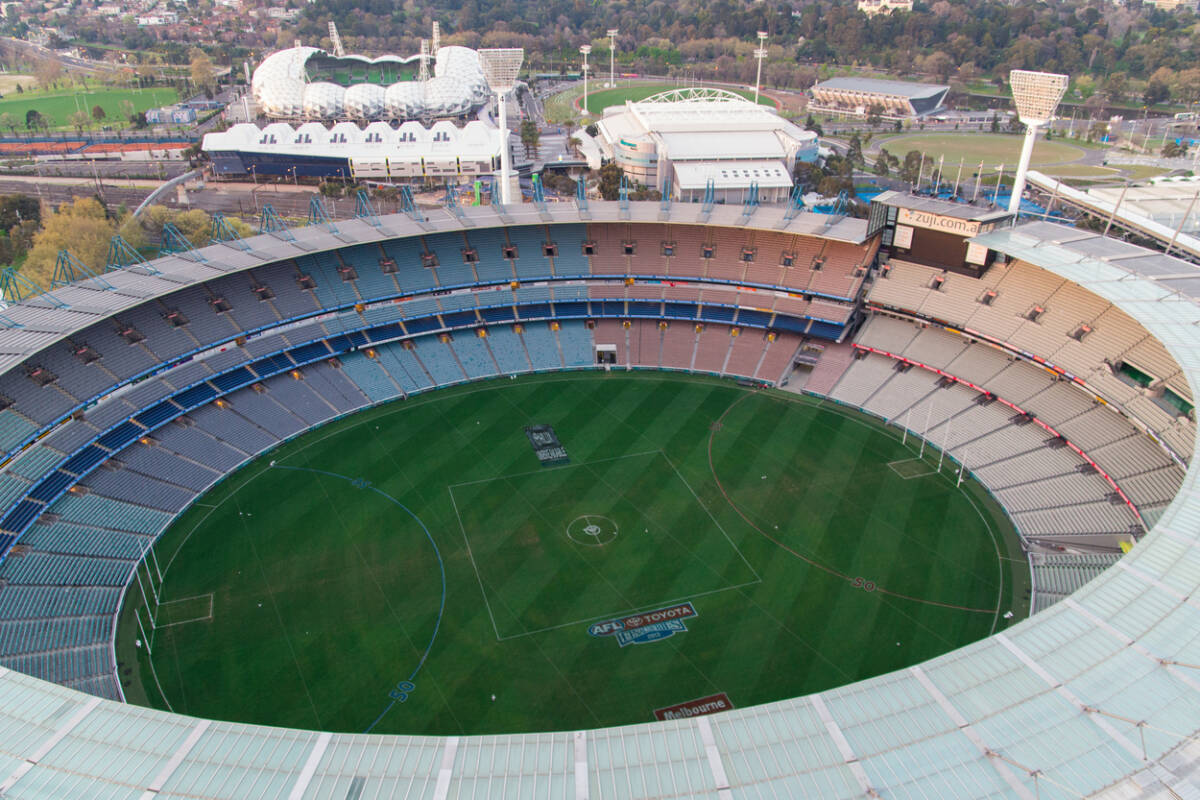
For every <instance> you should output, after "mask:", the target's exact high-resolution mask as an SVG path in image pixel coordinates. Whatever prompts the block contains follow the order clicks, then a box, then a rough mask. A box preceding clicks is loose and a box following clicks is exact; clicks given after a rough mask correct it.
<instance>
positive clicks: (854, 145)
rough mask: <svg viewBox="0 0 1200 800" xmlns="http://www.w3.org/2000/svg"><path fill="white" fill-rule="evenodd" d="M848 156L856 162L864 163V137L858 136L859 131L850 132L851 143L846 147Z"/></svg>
mask: <svg viewBox="0 0 1200 800" xmlns="http://www.w3.org/2000/svg"><path fill="white" fill-rule="evenodd" d="M846 158H847V159H849V160H850V162H851V163H854V164H862V163H864V159H863V149H862V139H860V138H859V136H858V131H855V132H854V133H852V134H850V145H849V147H847V148H846Z"/></svg>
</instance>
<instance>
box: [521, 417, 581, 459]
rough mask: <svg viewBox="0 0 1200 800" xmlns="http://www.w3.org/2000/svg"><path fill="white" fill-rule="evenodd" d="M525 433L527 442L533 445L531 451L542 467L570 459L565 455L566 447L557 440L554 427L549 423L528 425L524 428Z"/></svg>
mask: <svg viewBox="0 0 1200 800" xmlns="http://www.w3.org/2000/svg"><path fill="white" fill-rule="evenodd" d="M525 435H526V436H528V437H529V444H531V445H533V452H534V453H536V454H537V457H538V461H540V462H542V466H543V467H553V466H557V465H559V464H566V463H568V462H569V461H570V460H571V459H570V458H568V457H567V448H565V447H563V446H562V443H561V442H559V441H558V437H557V436H555V435H554V428H552V427H550V426H549V425H530V426H529V427H528V428H526V429H525Z"/></svg>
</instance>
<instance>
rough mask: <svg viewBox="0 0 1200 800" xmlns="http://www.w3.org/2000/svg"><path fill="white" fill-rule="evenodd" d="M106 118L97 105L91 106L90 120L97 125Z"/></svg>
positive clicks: (102, 110)
mask: <svg viewBox="0 0 1200 800" xmlns="http://www.w3.org/2000/svg"><path fill="white" fill-rule="evenodd" d="M107 116H108V114H106V113H105V111H104V109H103V108H101V107H100V106H99V105H94V106H92V119H94V120H96V122H97V123H100V122H103V121H104V118H105V117H107Z"/></svg>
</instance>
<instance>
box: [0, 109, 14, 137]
mask: <svg viewBox="0 0 1200 800" xmlns="http://www.w3.org/2000/svg"><path fill="white" fill-rule="evenodd" d="M0 128H8V130H9V132H10V133H16V132H17V119H16V117H14V116H13V115H12V114H10V113H8V112H7V111H5V112H4V113H3V114H0Z"/></svg>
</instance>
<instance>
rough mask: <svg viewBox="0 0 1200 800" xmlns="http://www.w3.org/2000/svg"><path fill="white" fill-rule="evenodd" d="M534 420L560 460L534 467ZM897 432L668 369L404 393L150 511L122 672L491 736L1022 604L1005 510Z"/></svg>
mask: <svg viewBox="0 0 1200 800" xmlns="http://www.w3.org/2000/svg"><path fill="white" fill-rule="evenodd" d="M234 407H235V408H236V400H235V401H234ZM536 423H548V424H550V425H553V426H554V430H555V432H556V433H557V435H558V438H559V439H560V440H561V442H562V444H563V446H564V447H565V448H566V449H567V452H568V454H569V457H570V463H569V464H568V465H563V466H553V467H542V466H539V463H538V461H537V459H536V457H535V454H534V451H533V449H532V448H531V446H530V443H529V440H528V439H527V438H526V436H525V433H524V428H525V426H527V425H530V424H536ZM912 445H913V443H912V442H909V443H908V445H907V446H906V445H904V444H902V443H901V441H900V440H899V438H898V437H897V436H896V435H895V432H894V431H893V430H889V429H886V428H884V427H883V426H882V424H881V423H879V422H877V421H875V420H872V419H870V418H868V417H866V416H864V415H862V414H860V413H858V412H854V411H850V410H848V409H844V408H841V407H838V406H834V405H830V404H827V403H820V402H818V401H816V400H814V399H811V398H801V397H797V396H795V395H788V394H784V393H781V392H774V391H767V392H763V391H759V392H754V391H750V390H747V389H744V388H741V387H738V386H736V385H734V384H732V383H730V382H727V381H719V380H716V379H707V378H698V377H691V376H670V375H663V374H659V373H634V374H631V375H630V374H622V375H616V374H613V375H604V374H602V373H598V374H593V373H588V374H584V375H570V376H568V375H550V376H537V377H527V378H521V379H517V380H507V379H505V380H499V381H490V382H484V383H478V384H472V385H469V386H464V387H458V388H454V389H449V390H442V391H440V392H435V393H432V394H429V395H424V396H421V397H418V398H414V399H411V400H408V401H398V402H394V403H391V404H388V405H385V406H382V407H380V408H377V409H374V410H371V411H366V412H363V413H360V414H358V415H355V416H352V417H349V418H346V419H344V420H341V421H339V422H335V423H333V424H331V425H329V426H327V427H325V428H323V429H321V430H319V431H315V432H313V433H311V434H308V435H306V436H303V437H300V438H298V439H296V440H294V441H292V442H290V443H287V444H285V445H283V446H281V447H280V448H278V449H277V450H275V451H274V452H272V453H270V454H268V455H266V456H264V457H262V458H260V459H258V460H257V461H254V462H253V463H251V464H250V465H249V466H247V467H245V468H244V469H242V470H240V471H239V472H236V473H234V475H232V476H231V477H230V478H229V479H227V480H226V481H225V482H224V483H222V484H220V485H219V486H218V487H216V488H215V489H213V490H212V491H211V492H209V493H208V494H207V495H206V496H204V497H203V498H201V500H200V502H199V503H197V504H196V505H194V506H193V507H192V508H191V509H189V510H188V511H187V512H186V513H185V514H184V515H182V516H181V517H180V519H179V520H178V521H177V522H176V524H175V525H173V526H172V527H171V528H170V529H169V530H168V531H167V532H166V534H164V537H163V538H162V539H161V540H160V542H159V544H158V545H157V547H156V557H157V562H158V564H159V565H160V566H161V569H162V570H163V571H164V573H165V579H164V581H163V582H162V584H161V591H160V600H161V601H162V602H163V603H164V605H162V606H160V607H159V610H158V614H159V616H158V620H159V622H160V627H159V628H158V629H157V630H155V631H154V632H153V634H152V643H153V657H152V658H151V657H149V656H148V655H147V653H146V649H145V647H137V646H135V644H134V640H135V639H139V638H140V637H141V633H140V631H139V628H138V623H137V622H135V621H134V613H135V612H136V613H137V614H139V615H140V616H141V620H142V622H143V623H144V622H145V620H146V610H145V609H144V608H143V607H142V600H141V595H140V593H139V592H138V591H137V590H133V591H131V592H130V593H129V594H128V596H127V602H126V606H125V608H124V609H123V611H122V618H121V624H120V628H119V635H118V661H119V668H120V670H121V674H122V680H123V683H124V684H125V691H126V695H127V697H128V698H129V699H130V701H131V702H139V703H145V704H150V705H154V706H157V707H167V706H168V704H169V707H170V708H171V709H172V710H174V711H176V712H182V713H188V714H195V715H202V716H209V717H217V718H223V719H230V720H238V721H247V722H260V723H270V724H277V725H287V726H298V727H307V728H326V729H332V730H339V731H363V730H368V729H370V730H373V731H374V732H380V733H382V732H389V733H398V732H404V733H425V734H481V733H499V732H515V731H528V730H558V729H571V728H579V727H589V726H599V725H616V724H622V723H630V722H640V721H646V720H650V719H652V718H653V715H652V712H653V710H654V709H656V708H661V707H664V706H668V705H672V704H675V703H679V702H683V701H686V700H689V699H693V698H697V697H703V696H707V695H711V694H714V693H717V692H726V693H727V694H728V695H729V697H730V699H731V700H732V702H733V703H734V704H735V705H736V706H738V707H741V706H748V705H753V704H757V703H762V702H767V701H770V700H777V699H780V698H784V697H788V696H792V695H796V694H802V693H807V692H813V691H819V690H822V689H827V688H830V687H832V686H836V685H839V684H843V683H846V682H848V681H852V680H856V679H859V678H864V677H868V676H872V675H876V674H880V673H883V672H886V671H889V670H893V669H898V668H901V667H904V666H906V665H909V664H912V663H914V662H917V661H921V660H924V659H927V658H930V657H932V656H934V655H937V654H938V653H942V652H945V651H947V650H949V649H952V648H954V647H956V646H959V645H962V644H965V643H967V642H970V641H973V640H975V639H978V638H980V637H983V636H986V635H988V634H990V633H992V632H994V631H997V630H1000V629H1002V628H1004V627H1005V626H1006V625H1007V624H1009V623H1010V622H1012V621H1014V620H1016V619H1019V618H1021V617H1022V616H1023V613H1022V612H1023V606H1024V605H1025V604H1026V602H1025V601H1023V600H1022V598H1023V592H1024V590H1025V588H1026V586H1025V584H1024V583H1022V581H1025V580H1027V576H1026V575H1025V570H1022V569H1020V568H1018V569H1012V568H1011V567H1012V565H1013V564H1014V563H1017V562H1013V561H1010V560H1009V558H1010V557H1012V558H1018V557H1019V549H1018V546H1017V543H1016V541H1015V534H1014V532H1013V530H1012V527H1011V525H1009V524H1008V522H1007V520H1006V519H1005V517H1004V515H1003V512H1002V511H1001V510H1000V509H999V508H998V507H997V506H995V504H994V503H992V502H991V501H990V500H988V499H987V496H986V493H985V492H984V491H983V490H982V489H981V488H980V487H979V486H977V485H976V484H974V483H973V482H971V481H967V482H966V483H964V485H963V486H962V488H961V489H957V488H956V487H955V485H954V481H953V479H952V478H951V477H950V470H948V469H947V470H944V471H943V472H942V473H941V474H938V473H937V472H936V471H935V470H936V462H935V461H933V460H932V459H931V458H930V453H929V452H927V453H926V456H925V461H924V463H921V462H919V461H915V460H914V459H916V456H917V454H916V452H915V449H914V448H913V446H912ZM580 517H586V518H587V519H585V520H583V521H582V523H581V522H579V521H578V518H580ZM593 522H595V523H596V528H595V529H593V530H592V532H591V533H590V534H588V533H581V532H580V531H581V527H580V525H581V524H582V525H584V526H585V527H586V525H587V524H590V523H593ZM610 530H611V532H610ZM142 575H143V578H146V572H145V571H143V573H142ZM443 576H444V578H443ZM1014 582H1015V583H1014ZM152 585H157V577H155V578H154V580H153V582H152ZM210 594H211V596H212V604H211V608H212V615H211V619H205V618H204V617H205V613H204V612H206V611H207V610H208V608H209V606H208V605H207V601H206V599H205V598H206V597H207V596H208V595H210ZM689 600H690V602H691V603H692V604H693V606H694V608H695V610H696V612H697V614H696V616H695V617H694V618H689V619H687V620H686V621H685V625H686V628H687V630H686V632H678V633H676V634H675V635H673V636H671V637H669V638H665V639H662V640H660V641H657V642H654V643H643V644H629V645H627V646H625V647H622V646H620V645H619V644H618V642H617V641H616V640H615V638H614V637H612V636H593V635H589V626H590V624H591V623H594V622H597V621H603V620H607V619H612V618H616V617H621V616H624V615H626V614H628V613H629V612H631V611H634V610H637V611H645V610H651V609H657V608H662V607H666V606H669V605H671V604H674V603H678V602H683V601H689ZM173 601H179V602H177V603H176V602H173ZM166 604H170V605H166ZM443 604H444V607H443ZM1008 610H1012V611H1013V612H1014V614H1015V616H1014V618H1013V619H1012V620H1005V619H1004V618H1003V616H1002V615H1003V613H1004V612H1006V611H1008ZM188 619H191V620H194V621H190V622H189V621H187V620H188ZM167 620H170V621H172V622H175V623H177V624H173V625H171V626H170V627H162V626H161V623H163V622H165V621H167ZM409 683H411V686H410V685H409ZM389 693H391V694H390V695H389ZM493 695H494V696H495V699H494V700H493V699H492V696H493Z"/></svg>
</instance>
